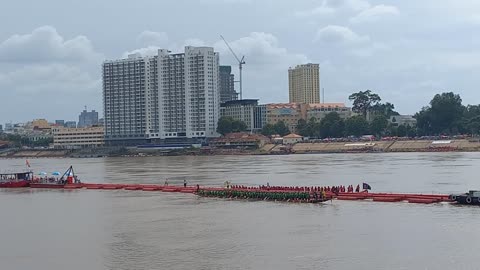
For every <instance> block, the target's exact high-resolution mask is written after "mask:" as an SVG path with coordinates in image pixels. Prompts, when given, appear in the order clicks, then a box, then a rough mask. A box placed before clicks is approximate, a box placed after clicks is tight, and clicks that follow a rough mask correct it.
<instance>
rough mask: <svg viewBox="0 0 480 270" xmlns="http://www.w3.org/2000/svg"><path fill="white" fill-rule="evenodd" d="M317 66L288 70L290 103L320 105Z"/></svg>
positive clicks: (311, 65)
mask: <svg viewBox="0 0 480 270" xmlns="http://www.w3.org/2000/svg"><path fill="white" fill-rule="evenodd" d="M319 69H320V68H319V65H318V64H305V65H298V66H296V67H295V68H289V69H288V90H289V102H290V103H320V70H319Z"/></svg>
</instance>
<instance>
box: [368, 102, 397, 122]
mask: <svg viewBox="0 0 480 270" xmlns="http://www.w3.org/2000/svg"><path fill="white" fill-rule="evenodd" d="M372 112H373V113H374V114H375V115H383V116H385V117H386V118H387V119H389V118H390V116H394V115H400V114H399V113H398V112H396V111H395V105H393V104H392V103H390V102H386V103H385V104H383V103H377V104H375V105H373V106H372Z"/></svg>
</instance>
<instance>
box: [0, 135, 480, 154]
mask: <svg viewBox="0 0 480 270" xmlns="http://www.w3.org/2000/svg"><path fill="white" fill-rule="evenodd" d="M392 152H480V141H479V140H463V139H462V140H442V141H431V140H406V141H371V142H321V143H311V142H302V143H297V144H294V145H281V144H266V145H264V146H262V147H261V148H260V149H255V150H251V149H223V148H211V147H205V148H197V149H194V148H189V149H154V148H153V149H145V148H135V147H131V148H124V147H121V148H119V147H116V148H106V147H104V148H95V149H78V150H58V149H27V150H25V149H6V150H3V151H2V152H0V158H62V157H70V158H95V157H122V156H128V157H135V156H211V155H285V154H321V153H325V154H330V153H392Z"/></svg>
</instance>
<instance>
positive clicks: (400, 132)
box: [397, 125, 407, 137]
mask: <svg viewBox="0 0 480 270" xmlns="http://www.w3.org/2000/svg"><path fill="white" fill-rule="evenodd" d="M397 136H398V137H405V136H407V127H406V126H405V125H400V126H398V128H397Z"/></svg>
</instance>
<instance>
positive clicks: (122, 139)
mask: <svg viewBox="0 0 480 270" xmlns="http://www.w3.org/2000/svg"><path fill="white" fill-rule="evenodd" d="M218 63H219V56H218V53H216V52H214V50H213V48H211V47H190V46H187V47H185V52H184V53H177V54H172V53H171V52H170V51H168V50H164V49H161V50H158V55H156V56H149V57H141V56H140V55H131V56H129V58H128V59H122V60H115V61H107V62H105V63H104V64H103V70H104V74H103V87H104V88H103V97H104V109H105V123H104V126H105V141H106V143H107V144H112V143H115V141H117V143H122V144H135V143H145V142H148V140H152V139H153V140H158V139H160V140H165V139H173V138H180V139H181V138H185V139H187V138H188V139H191V138H205V137H216V136H217V135H218V134H217V133H216V128H217V122H218V118H219V114H220V95H219V64H218Z"/></svg>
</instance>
